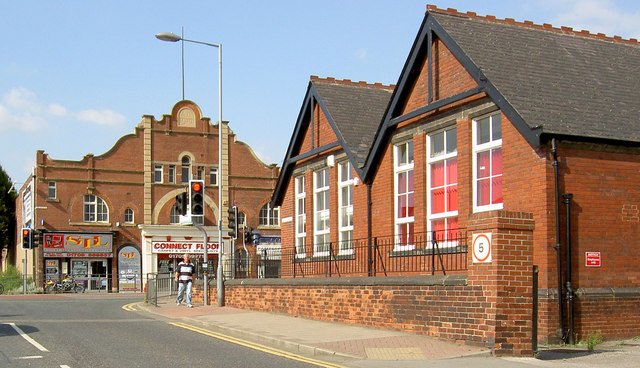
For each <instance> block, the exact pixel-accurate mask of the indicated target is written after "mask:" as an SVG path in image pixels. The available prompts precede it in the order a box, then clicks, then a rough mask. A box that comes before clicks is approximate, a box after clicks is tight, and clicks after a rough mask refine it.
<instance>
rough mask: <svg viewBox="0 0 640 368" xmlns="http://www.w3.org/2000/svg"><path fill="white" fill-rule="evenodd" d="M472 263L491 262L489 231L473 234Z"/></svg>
mask: <svg viewBox="0 0 640 368" xmlns="http://www.w3.org/2000/svg"><path fill="white" fill-rule="evenodd" d="M472 252H473V263H488V262H491V233H481V234H473V246H472Z"/></svg>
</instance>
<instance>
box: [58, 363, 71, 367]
mask: <svg viewBox="0 0 640 368" xmlns="http://www.w3.org/2000/svg"><path fill="white" fill-rule="evenodd" d="M60 368H71V367H69V366H68V365H66V364H63V365H61V366H60Z"/></svg>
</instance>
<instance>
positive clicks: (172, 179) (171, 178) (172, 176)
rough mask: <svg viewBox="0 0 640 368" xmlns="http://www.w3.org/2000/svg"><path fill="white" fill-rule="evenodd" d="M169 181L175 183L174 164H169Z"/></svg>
mask: <svg viewBox="0 0 640 368" xmlns="http://www.w3.org/2000/svg"><path fill="white" fill-rule="evenodd" d="M168 171H169V179H168V180H169V183H171V184H175V183H176V165H169V169H168Z"/></svg>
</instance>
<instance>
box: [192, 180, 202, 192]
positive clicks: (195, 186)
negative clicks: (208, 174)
mask: <svg viewBox="0 0 640 368" xmlns="http://www.w3.org/2000/svg"><path fill="white" fill-rule="evenodd" d="M191 190H193V191H194V192H199V191H201V190H202V184H201V183H200V182H198V181H196V182H193V183H191Z"/></svg>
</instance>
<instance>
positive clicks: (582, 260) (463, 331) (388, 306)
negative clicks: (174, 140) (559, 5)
mask: <svg viewBox="0 0 640 368" xmlns="http://www.w3.org/2000/svg"><path fill="white" fill-rule="evenodd" d="M638 65H640V44H639V43H638V41H637V40H633V39H632V40H622V39H620V38H619V37H613V38H610V37H606V36H604V35H602V34H598V35H594V34H590V33H589V32H586V31H581V32H578V31H574V30H572V29H570V28H567V27H562V28H553V27H551V26H549V25H546V24H545V25H535V24H533V23H531V22H528V21H525V22H522V23H521V22H515V21H514V20H512V19H506V20H499V19H496V18H495V17H492V16H487V17H482V16H478V15H476V14H475V13H472V12H469V13H459V12H457V11H455V10H451V9H450V10H446V11H445V10H440V9H437V8H434V7H431V6H429V7H428V9H427V13H426V15H425V18H424V21H423V23H422V25H421V27H420V30H419V32H418V35H417V37H416V40H415V42H414V44H413V47H412V49H411V51H410V54H409V56H408V58H407V60H406V63H405V65H404V67H403V69H402V72H401V74H400V78H399V80H398V83H397V86H395V88H394V87H393V86H381V85H370V84H366V83H363V82H359V83H354V82H351V81H348V80H344V81H338V80H334V79H331V78H329V79H319V78H316V77H312V78H311V81H310V82H309V88H308V90H307V94H306V96H305V98H304V102H303V105H302V108H301V111H300V114H299V118H298V120H297V122H296V126H295V129H294V133H293V136H292V138H291V143H290V145H289V148H288V150H287V154H286V157H285V160H284V164H283V167H282V170H281V174H280V177H279V179H278V183H277V185H276V189H275V192H274V196H273V199H272V204H273V205H274V206H277V205H281V217H282V252H283V264H282V270H283V271H282V274H283V277H287V278H290V279H291V280H290V285H288V286H286V287H283V286H281V285H280V284H278V285H272V290H271V291H270V292H269V293H265V291H264V290H265V289H264V288H263V287H262V288H260V289H258V288H252V287H251V286H245V287H240V286H232V287H231V290H230V291H227V294H228V295H230V296H229V298H230V301H229V302H228V303H230V304H231V305H234V303H235V305H240V306H244V307H248V308H256V309H270V310H275V311H282V312H287V313H292V314H298V315H303V316H308V317H314V318H321V319H328V320H338V321H343V322H350V323H362V324H367V325H373V326H380V327H386V328H396V329H403V330H409V331H413V332H416V333H422V334H428V335H432V336H437V337H441V338H445V339H449V340H456V341H464V342H466V343H469V344H479V345H485V346H488V347H492V348H493V349H494V351H495V352H496V353H497V354H518V355H522V354H524V355H528V354H531V353H532V350H535V346H536V345H535V344H536V343H537V341H538V340H539V341H543V342H557V341H560V339H562V340H564V341H566V342H572V341H578V340H580V339H586V338H587V337H588V336H589V335H591V334H598V333H600V334H602V335H603V336H604V337H605V338H606V339H616V338H624V337H632V336H637V335H639V334H640V308H638V306H639V305H640V268H639V267H638V264H639V263H640V247H638V244H639V242H638V235H639V234H638V233H639V227H638V224H639V221H640V215H639V214H640V211H639V209H638V203H639V202H640V194H639V192H638V190H637V187H638V185H640V176H639V174H638V173H640V155H639V154H640V150H639V147H640V131H639V130H638V129H637V124H638V117H640V93H639V92H638V89H637V86H638V85H639V84H640V73H639V72H638ZM285 254H287V255H289V256H284V255H285ZM310 276H311V277H331V278H324V279H321V280H318V281H315V282H312V281H309V280H308V278H309V277H310ZM338 276H339V277H341V278H343V279H347V278H348V280H342V281H340V280H337V277H338ZM362 276H364V277H362ZM372 276H387V277H386V278H385V277H372ZM301 278H306V279H307V281H306V282H305V281H302V280H300V279H301ZM318 285H320V286H318ZM559 291H560V293H559ZM256 293H259V295H260V303H261V305H257V304H255V303H252V302H251V300H252V299H251V296H252V295H258V294H256ZM293 300H296V301H299V302H300V301H303V303H301V304H303V305H301V306H296V307H295V308H294V307H291V305H292V304H291V303H290V302H291V301H293Z"/></svg>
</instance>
